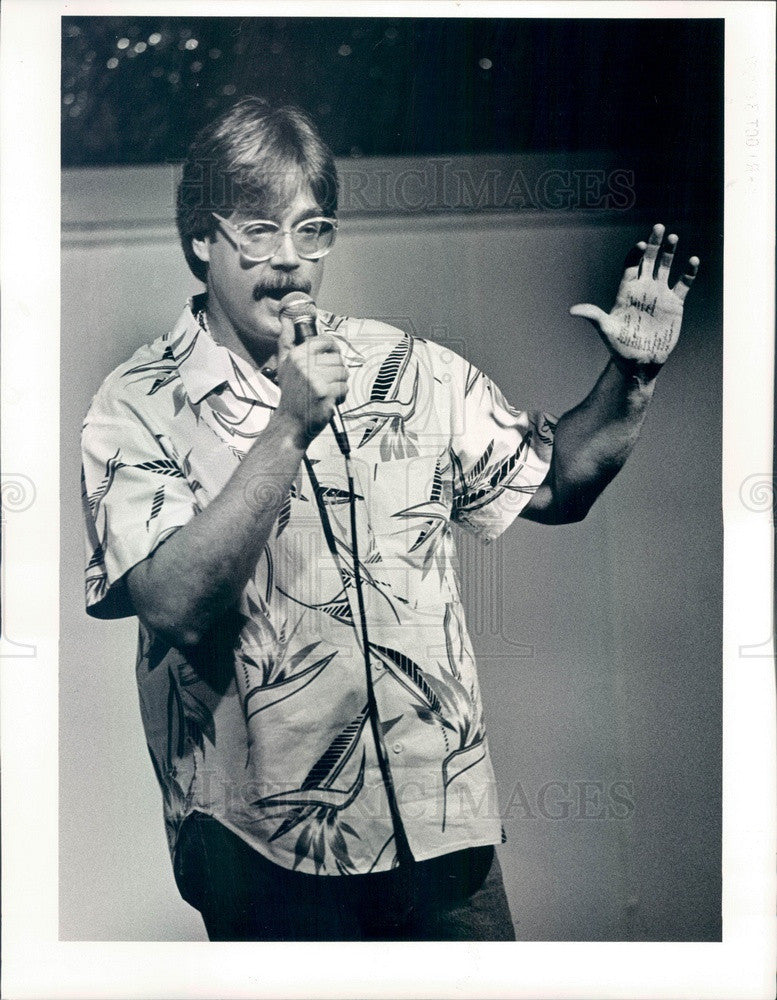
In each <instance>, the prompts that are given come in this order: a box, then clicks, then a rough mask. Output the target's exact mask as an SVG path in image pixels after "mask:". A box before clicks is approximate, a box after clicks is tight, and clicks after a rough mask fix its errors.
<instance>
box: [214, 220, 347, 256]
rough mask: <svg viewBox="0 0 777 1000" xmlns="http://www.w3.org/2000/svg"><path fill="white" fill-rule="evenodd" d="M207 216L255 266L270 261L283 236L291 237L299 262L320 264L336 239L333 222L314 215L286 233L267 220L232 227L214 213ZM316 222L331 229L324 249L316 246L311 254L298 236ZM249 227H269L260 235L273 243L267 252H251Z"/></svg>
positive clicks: (286, 230)
mask: <svg viewBox="0 0 777 1000" xmlns="http://www.w3.org/2000/svg"><path fill="white" fill-rule="evenodd" d="M211 215H212V216H213V217H214V219H218V221H219V222H220V223H221V224H222V225H223V226H226V228H227V229H229V230H231V231H232V232H233V233H234V234H235V237H236V241H237V244H238V246H239V248H240V253H241V255H242V256H243V257H244V258H245V259H246V260H250V261H253V262H254V263H256V264H261V263H263V262H264V261H266V260H270V258H271V257H274V256H275V254H276V253H277V251H278V247H279V246H280V244H281V240H282V239H283V237H284V236H291V240H292V243H293V244H294V249H295V250H296V252H297V256H299V257H301V258H302V259H303V260H320V259H321V258H322V257H325V256H326V255H327V254H328V253H329V251H330V250H331V249H332V247H333V246H334V242H335V237H336V236H337V226H338V223H337V219H330V218H328V217H327V216H324V215H315V216H311V217H310V218H308V219H301V220H300V221H299V222H297V223H296V224H295V225H293V226H292V227H291V228H290V229H283V228H282V227H281V226H279V225H278V223H277V222H273V221H272V220H271V219H249V220H248V221H247V222H241V223H238V224H237V225H235V223H234V222H230V221H229V219H225V218H224V217H223V216H222V215H219V214H218V213H217V212H211ZM316 222H322V223H326V224H327V225H328V226H329V227H331V229H330V232H331V237H330V238H329V243H328V244H327V245H325V246H319V247H316V248H315V249H314V250H310V249H309V248H306V247H305V246H304V244H303V243H302V235H303V234H304V227H305V226H310V225H311V224H313V223H316ZM251 226H267V227H269V232H266V233H264V234H263V235H265V236H267V237H269V238H271V239H272V241H273V242H272V247H271V248H270V249H269V250H263V251H258V250H257V249H254V247H255V246H256V241H255V240H253V241H252V239H251V237H250V235H248V234H247V233H246V230H250V227H251Z"/></svg>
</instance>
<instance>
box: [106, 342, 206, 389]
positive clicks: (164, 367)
mask: <svg viewBox="0 0 777 1000" xmlns="http://www.w3.org/2000/svg"><path fill="white" fill-rule="evenodd" d="M196 339H197V338H196V337H195V338H194V340H193V341H192V343H191V344H190V345H189V347H188V348H187V350H186V351H185V352H184V354H183V355H181V357H179V358H177V359H176V358H175V357H174V355H173V349H172V347H170V345H169V344H168V345H167V346H166V347H165V349H164V351H163V353H162V357H161V358H156V359H155V360H154V361H147V362H146V363H145V364H141V365H135V367H134V368H128V369H127V371H125V372H124V374H123V376H122V377H123V378H129V377H130V376H131V375H139V376H140V378H137V379H133V380H132V381H133V382H142V381H145V380H148V379H153V382H152V384H151V387H150V388H149V389H148V391H147V393H146V395H147V396H153V395H154V394H155V393H156V392H158V391H159V389H161V388H163V386H166V385H169V384H170V383H171V382H174V381H175V380H176V379H177V378H178V377H179V375H178V365H179V364H180V362H181V361H182V360H183V359H184V357H185V356H186V355H188V354H190V353H191V351H192V349H193V347H194V344H195V342H196Z"/></svg>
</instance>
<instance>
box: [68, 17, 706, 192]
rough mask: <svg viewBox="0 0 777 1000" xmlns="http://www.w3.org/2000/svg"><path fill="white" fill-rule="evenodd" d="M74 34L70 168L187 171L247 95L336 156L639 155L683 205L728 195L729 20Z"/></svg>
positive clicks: (339, 21)
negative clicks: (315, 131)
mask: <svg viewBox="0 0 777 1000" xmlns="http://www.w3.org/2000/svg"><path fill="white" fill-rule="evenodd" d="M62 37H63V49H62V70H63V73H62V81H63V87H62V101H63V108H62V111H63V114H62V161H63V166H65V167H76V166H89V165H101V166H105V165H112V164H150V163H162V162H178V161H180V160H181V159H183V156H184V154H185V150H186V146H187V144H188V142H189V141H190V138H191V137H192V136H193V134H194V132H195V131H196V130H197V129H198V128H199V127H200V126H201V125H202V124H203V123H204V122H205V121H206V120H207V119H209V118H210V117H212V116H213V115H214V114H215V113H217V112H218V111H219V110H221V108H223V107H225V106H226V105H228V104H229V103H231V102H232V101H233V100H235V98H236V97H239V96H241V95H243V94H252V93H253V94H261V95H263V96H265V97H268V98H272V99H275V100H282V101H289V102H292V103H295V104H298V105H299V106H301V107H303V108H305V110H307V111H308V112H309V113H310V114H311V115H312V116H313V117H314V119H315V121H316V123H317V125H318V127H319V128H320V130H321V132H322V134H323V136H324V139H325V140H326V141H327V142H328V144H329V145H330V146H331V148H332V150H333V151H334V153H335V155H336V156H339V157H344V156H354V157H362V156H387V155H408V156H409V155H425V156H438V155H444V154H455V153H486V152H490V153H494V152H501V153H510V152H515V153H527V152H553V151H566V152H570V153H574V152H579V151H583V150H597V149H607V150H611V151H612V150H616V151H617V150H623V151H624V152H625V151H629V150H636V149H638V150H639V151H640V166H641V173H642V175H643V176H648V175H651V176H652V178H653V181H654V183H655V184H657V185H660V186H663V185H666V186H667V187H671V189H672V192H673V198H676V199H677V201H678V204H683V205H685V206H686V208H687V204H688V199H689V198H691V199H692V200H693V201H695V202H697V203H698V202H702V203H704V202H710V201H713V202H714V201H716V200H717V198H718V193H719V190H720V183H721V180H722V162H723V161H722V131H723V116H722V108H723V73H722V66H723V22H722V20H654V21H645V20H601V21H594V20H587V19H586V20H582V19H581V20H572V21H569V20H522V19H473V18H467V19H460V20H459V19H456V20H452V19H447V18H446V19H439V18H435V19H422V18H418V19H416V18H358V19H354V18H288V19H287V18H214V17H201V18H170V17H153V18H148V17H145V18H143V17H134V18H133V17H115V18H114V17H101V18H85V17H68V18H64V19H63V32H62ZM665 197H666V192H665V193H664V199H665ZM664 203H665V202H664Z"/></svg>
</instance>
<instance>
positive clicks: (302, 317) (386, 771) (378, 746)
mask: <svg viewBox="0 0 777 1000" xmlns="http://www.w3.org/2000/svg"><path fill="white" fill-rule="evenodd" d="M281 312H282V313H286V315H287V316H288V317H289V318H290V319H291V321H292V323H293V324H294V332H295V341H296V343H298V344H300V343H302V342H303V341H305V340H307V339H308V338H310V337H315V336H318V330H317V329H316V325H315V320H316V306H315V303H314V302H313V300H312V299H311V298H310V296H308V295H305V294H304V293H297V292H291V293H290V294H289V295H286V296H284V298H283V299H282V300H281ZM330 427H331V428H332V432H333V433H334V436H335V440H336V441H337V446H338V448H339V450H340V453H341V454H342V456H343V461H344V463H345V474H346V478H347V481H348V514H349V523H350V532H351V554H352V558H353V582H354V588H355V590H356V603H357V607H358V611H359V622H358V629H359V633H360V638H361V647H362V655H363V658H364V670H365V678H366V686H367V707H368V714H369V717H370V728H371V730H372V738H373V742H374V744H375V753H376V756H377V758H378V767H379V768H380V774H381V778H382V779H383V787H384V789H385V791H386V798H387V800H388V806H389V813H390V815H391V824H392V827H393V830H394V842H395V845H396V850H397V861H398V863H399V864H400V865H412V864H415V859H414V858H413V854H412V851H411V850H410V845H409V843H408V840H407V834H406V833H405V826H404V823H403V822H402V817H401V815H400V812H399V803H398V801H397V795H396V789H395V787H394V778H393V775H392V774H391V768H390V766H389V762H388V757H387V754H386V746H385V743H384V741H383V735H382V733H381V732H380V729H379V727H380V717H379V714H378V703H377V699H376V697H375V685H374V682H373V677H372V665H371V659H370V638H369V630H368V628H367V612H366V608H365V602H364V587H363V581H362V575H361V567H360V561H359V541H358V531H357V518H356V488H355V485H354V473H353V464H352V461H351V447H350V442H349V441H348V435H347V433H346V431H345V424H344V422H343V419H342V417H341V416H340V411H339V408H337V407H335V416H334V417H332V420H331V421H330ZM305 465H306V468H307V471H308V475H309V476H310V479H311V482H312V484H313V487H314V489H315V490H316V492H318V493H319V494H320V487H319V484H318V481H317V477H316V476H315V474H314V473H313V469H312V467H311V465H310V463H309V462H308V461H307V459H306V461H305ZM319 509H320V513H321V516H322V518H325V519H326V521H327V522H328V516H327V514H326V510H325V508H324V507H323V505H319ZM324 534H325V535H326V536H327V543H328V544H329V547H330V550H331V552H332V555H333V556H334V559H335V563H337V560H338V556H337V546H336V543H335V541H334V537H330V536H331V527H329V531H326V530H325V532H324Z"/></svg>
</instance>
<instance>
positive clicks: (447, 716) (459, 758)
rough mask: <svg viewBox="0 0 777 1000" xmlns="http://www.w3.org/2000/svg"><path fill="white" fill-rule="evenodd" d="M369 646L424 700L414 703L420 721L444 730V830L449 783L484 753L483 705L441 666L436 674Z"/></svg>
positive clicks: (387, 651)
mask: <svg viewBox="0 0 777 1000" xmlns="http://www.w3.org/2000/svg"><path fill="white" fill-rule="evenodd" d="M370 649H371V650H372V651H373V652H374V653H377V655H378V657H379V658H380V660H381V661H382V662H383V663H384V665H385V666H386V667H388V669H389V671H390V673H391V676H392V677H394V678H395V680H398V681H399V682H400V683H401V684H402V685H403V686H404V687H406V688H407V689H408V690H409V691H411V692H412V693H413V694H414V695H415V696H416V697H417V698H418V700H419V701H420V702H421V704H416V705H414V706H413V708H414V709H415V712H416V715H417V716H418V718H419V720H420V721H421V722H424V723H426V724H428V725H434V726H436V727H440V729H441V732H442V736H443V739H444V741H445V750H446V756H445V758H444V759H443V763H442V781H443V814H442V829H443V830H444V829H445V822H446V810H447V798H446V796H447V789H448V785H450V783H451V782H452V781H454V780H455V779H456V778H457V777H458V776H459V775H460V774H463V773H464V771H466V770H469V768H470V767H473V766H474V765H475V764H477V763H478V761H480V760H481V759H482V758H483V757H484V756H485V748H484V746H483V741H484V740H485V735H486V731H485V726H484V723H483V713H482V710H481V708H480V704H479V702H478V701H477V699H476V698H475V696H474V691H473V690H468V689H467V688H466V687H465V686H464V684H462V683H461V681H460V680H459V679H458V678H457V677H455V676H454V675H453V674H448V673H447V672H446V671H445V670H443V669H442V668H440V676H438V677H435V676H433V675H432V674H430V673H429V672H428V671H424V670H422V669H421V667H419V666H418V664H417V663H415V662H414V661H413V660H411V659H410V657H408V656H405V655H404V654H403V653H400V652H398V651H397V650H395V649H387V648H386V647H384V646H376V645H374V644H373V643H370Z"/></svg>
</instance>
